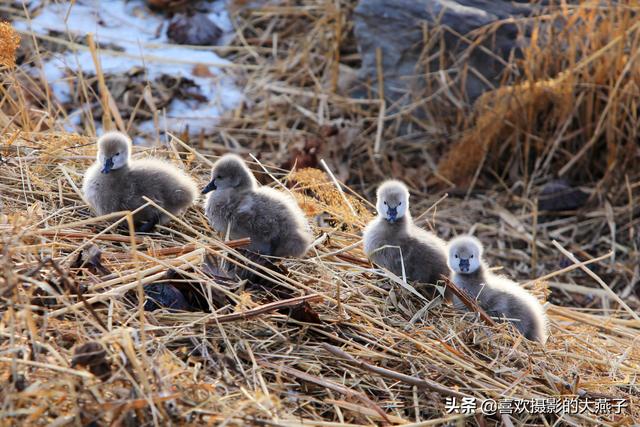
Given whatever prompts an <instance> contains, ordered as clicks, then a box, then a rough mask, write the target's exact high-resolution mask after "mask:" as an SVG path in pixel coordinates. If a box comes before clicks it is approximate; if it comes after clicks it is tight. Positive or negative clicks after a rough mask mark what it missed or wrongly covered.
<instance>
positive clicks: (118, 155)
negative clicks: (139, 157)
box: [98, 132, 131, 173]
mask: <svg viewBox="0 0 640 427" xmlns="http://www.w3.org/2000/svg"><path fill="white" fill-rule="evenodd" d="M129 157H131V140H130V139H129V137H128V136H127V135H125V134H123V133H121V132H107V133H105V134H104V135H102V136H101V137H100V138H99V139H98V162H99V163H100V166H101V168H102V169H101V170H100V171H101V172H102V173H109V172H111V171H114V170H117V169H120V168H121V167H123V166H126V165H127V163H129Z"/></svg>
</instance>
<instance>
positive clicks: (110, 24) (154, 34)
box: [14, 0, 243, 133]
mask: <svg viewBox="0 0 640 427" xmlns="http://www.w3.org/2000/svg"><path fill="white" fill-rule="evenodd" d="M71 4H72V3H71V2H50V3H47V4H45V5H44V6H43V7H42V8H40V9H39V10H38V12H37V14H35V16H33V17H32V18H31V20H30V21H28V20H27V21H23V22H15V23H14V25H15V27H16V28H17V29H18V30H22V31H32V32H34V33H36V34H44V35H48V34H51V32H59V33H63V34H72V35H74V36H75V37H76V38H77V37H81V38H83V39H84V37H85V36H86V35H87V34H88V33H93V34H94V37H95V40H96V42H97V43H98V44H99V45H100V46H102V49H101V50H100V63H101V67H102V70H103V72H104V73H105V74H125V73H127V72H128V71H129V70H131V69H132V68H134V67H138V68H144V70H145V72H146V76H147V79H148V81H149V82H151V84H153V83H152V82H153V80H154V79H156V78H159V77H160V76H161V75H163V74H166V75H170V76H182V77H185V78H189V79H191V80H192V81H193V82H194V83H195V84H196V85H197V86H198V88H199V91H200V94H201V95H204V97H206V99H207V102H199V101H195V100H179V99H174V100H173V101H171V103H170V104H169V106H168V107H167V109H166V120H165V115H164V114H160V117H159V118H160V122H159V130H160V131H164V130H165V129H168V130H171V131H177V132H179V131H182V130H183V129H184V127H185V125H186V124H187V123H188V125H189V130H190V131H191V132H194V133H197V132H200V131H205V132H207V131H211V130H213V129H214V127H215V125H216V123H217V121H218V118H219V117H220V116H221V115H222V114H223V113H224V112H225V111H227V110H229V109H233V108H235V107H236V106H237V105H238V104H239V103H240V102H241V101H242V99H243V95H242V92H241V90H240V89H238V87H237V86H236V85H235V83H234V81H233V79H232V78H231V77H230V76H229V75H228V74H227V73H226V72H225V65H228V64H230V62H229V61H227V60H225V59H223V58H220V57H219V56H218V55H216V54H215V53H214V52H213V51H211V50H206V49H202V48H200V49H199V48H193V47H186V46H180V45H176V44H171V41H170V40H168V38H167V36H166V28H167V26H168V25H169V19H167V18H166V17H165V16H164V15H162V14H159V13H151V12H149V10H148V9H147V7H146V6H145V3H144V2H143V1H141V0H130V1H128V2H127V1H124V0H77V1H76V2H75V4H73V6H71ZM205 4H206V5H207V6H208V7H209V10H208V11H207V12H208V13H207V17H208V18H209V19H210V20H211V21H213V22H214V23H215V24H216V25H218V27H219V28H220V29H221V30H223V40H227V41H228V40H229V39H230V35H231V33H232V31H233V26H232V24H231V21H230V19H229V15H228V13H227V10H226V7H225V4H224V1H222V0H218V1H214V2H212V3H205ZM197 64H203V65H205V66H207V67H208V69H209V72H210V74H211V76H206V77H203V76H201V75H199V76H196V75H194V66H196V65H197ZM43 69H44V74H45V76H46V79H47V81H48V82H49V84H50V85H51V88H52V91H53V95H54V96H55V98H56V100H57V101H59V102H61V103H65V102H68V101H69V100H70V99H71V93H70V85H69V81H68V79H70V78H71V79H74V78H75V75H74V73H77V72H78V70H81V71H82V72H83V73H88V74H95V66H94V63H93V60H92V57H91V53H90V52H89V51H88V50H81V49H78V50H76V51H75V52H74V51H71V50H67V51H65V52H62V53H54V54H53V55H52V57H51V58H49V59H46V60H45V63H44V66H43ZM69 71H70V72H69ZM199 74H203V73H199ZM116 101H117V100H116ZM80 116H81V114H80V111H76V112H73V113H72V114H71V115H70V119H69V121H68V123H67V127H69V128H71V129H73V127H74V126H77V125H79V122H80ZM139 129H140V130H141V131H142V132H146V133H155V130H156V129H155V125H154V123H153V122H152V121H148V122H143V123H142V124H141V125H140V127H139Z"/></svg>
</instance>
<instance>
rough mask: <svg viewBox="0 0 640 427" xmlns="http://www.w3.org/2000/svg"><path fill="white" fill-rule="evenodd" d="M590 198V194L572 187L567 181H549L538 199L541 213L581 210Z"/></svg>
mask: <svg viewBox="0 0 640 427" xmlns="http://www.w3.org/2000/svg"><path fill="white" fill-rule="evenodd" d="M588 198H589V194H587V193H585V192H584V191H582V190H580V189H579V188H576V187H572V186H571V185H570V184H569V182H567V180H565V179H554V180H552V181H549V182H548V183H547V184H546V185H545V186H544V187H543V188H542V191H541V192H540V196H539V197H538V210H541V211H554V212H558V211H573V210H576V209H579V208H581V207H582V206H584V204H585V203H586V201H587V199H588Z"/></svg>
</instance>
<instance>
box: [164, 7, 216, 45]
mask: <svg viewBox="0 0 640 427" xmlns="http://www.w3.org/2000/svg"><path fill="white" fill-rule="evenodd" d="M221 36H222V30H221V29H220V28H219V27H218V26H217V25H216V24H215V23H214V22H213V21H211V20H210V19H209V18H208V17H207V15H206V14H205V13H194V14H178V15H175V16H174V17H173V19H172V20H171V23H169V28H167V37H169V39H171V40H172V41H173V42H175V43H177V44H186V45H195V46H212V45H216V44H218V42H219V41H220V37H221Z"/></svg>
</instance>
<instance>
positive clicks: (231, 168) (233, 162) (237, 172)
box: [202, 154, 256, 194]
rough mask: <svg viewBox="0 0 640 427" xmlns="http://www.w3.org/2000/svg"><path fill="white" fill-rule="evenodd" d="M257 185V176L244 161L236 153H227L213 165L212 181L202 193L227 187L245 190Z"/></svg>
mask: <svg viewBox="0 0 640 427" xmlns="http://www.w3.org/2000/svg"><path fill="white" fill-rule="evenodd" d="M255 185H256V181H255V178H254V177H253V174H252V173H251V171H250V170H249V168H248V167H247V165H246V164H245V163H244V161H243V160H242V159H241V158H240V157H238V156H236V155H235V154H225V155H224V156H222V157H220V159H219V160H218V161H217V162H216V163H215V164H214V165H213V169H212V170H211V182H209V184H207V186H206V187H205V188H204V189H203V190H202V194H207V193H208V192H210V191H212V190H225V189H227V188H235V189H238V190H243V189H247V188H253V187H255Z"/></svg>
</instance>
